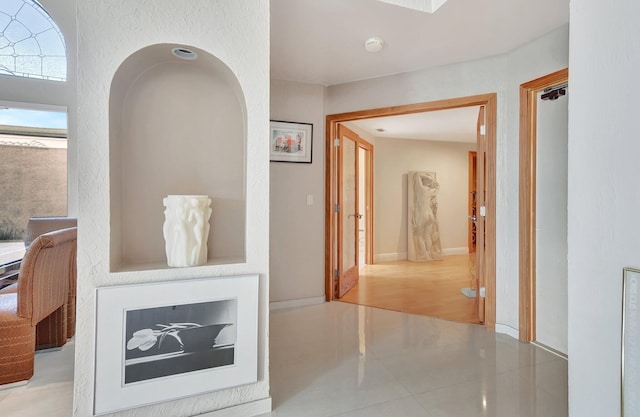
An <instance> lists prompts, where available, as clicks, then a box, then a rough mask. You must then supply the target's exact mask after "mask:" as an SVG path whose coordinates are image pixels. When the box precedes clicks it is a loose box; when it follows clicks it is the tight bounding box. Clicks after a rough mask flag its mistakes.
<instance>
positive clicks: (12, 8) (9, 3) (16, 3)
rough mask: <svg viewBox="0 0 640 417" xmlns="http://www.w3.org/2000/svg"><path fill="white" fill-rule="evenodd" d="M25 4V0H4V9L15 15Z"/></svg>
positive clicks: (7, 12) (5, 11) (10, 14)
mask: <svg viewBox="0 0 640 417" xmlns="http://www.w3.org/2000/svg"><path fill="white" fill-rule="evenodd" d="M23 5H24V0H2V11H3V12H4V13H6V14H8V15H9V16H15V14H16V13H18V12H19V11H20V8H21V7H22V6H23Z"/></svg>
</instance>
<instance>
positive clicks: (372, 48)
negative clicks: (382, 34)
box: [364, 36, 384, 52]
mask: <svg viewBox="0 0 640 417" xmlns="http://www.w3.org/2000/svg"><path fill="white" fill-rule="evenodd" d="M383 46H384V41H383V40H382V39H381V38H378V37H377V36H374V37H373V38H369V39H367V40H366V41H365V42H364V49H366V50H367V51H368V52H378V51H379V50H381V49H382V47H383Z"/></svg>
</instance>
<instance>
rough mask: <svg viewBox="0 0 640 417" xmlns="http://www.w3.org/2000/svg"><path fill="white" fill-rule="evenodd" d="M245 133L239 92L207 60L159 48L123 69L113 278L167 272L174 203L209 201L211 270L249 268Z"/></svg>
mask: <svg viewBox="0 0 640 417" xmlns="http://www.w3.org/2000/svg"><path fill="white" fill-rule="evenodd" d="M174 48H185V49H188V50H190V51H193V52H195V53H196V54H197V59H193V60H187V59H182V58H179V57H176V56H175V55H174V54H173V53H172V49H174ZM246 132H247V120H246V104H245V98H244V94H243V92H242V89H241V87H240V83H239V82H238V80H237V78H236V77H235V75H234V74H233V72H232V71H231V70H230V69H229V67H227V66H226V65H225V64H224V63H223V62H222V61H220V60H219V59H218V58H216V57H215V56H213V55H212V54H210V53H208V52H206V51H204V50H202V49H199V48H195V47H191V46H184V45H173V44H157V45H151V46H148V47H145V48H143V49H140V50H138V51H137V52H135V53H133V54H132V55H130V56H129V57H128V58H127V59H126V60H125V61H124V62H123V63H122V64H121V65H120V67H119V68H118V70H117V71H116V73H115V75H114V78H113V80H112V83H111V91H110V96H109V167H110V174H109V180H110V197H111V201H110V228H111V230H110V232H111V233H110V262H111V265H110V267H111V268H110V269H111V271H112V272H117V271H127V270H145V269H162V268H167V263H166V255H165V249H164V238H163V236H162V224H163V222H164V207H163V204H162V199H163V198H164V197H165V196H167V195H170V194H203V195H208V196H209V197H211V199H212V203H211V208H212V215H211V219H210V226H211V228H210V230H211V231H210V234H209V241H208V264H214V265H219V264H232V263H242V262H245V259H246V254H245V243H246V242H245V235H246V233H245V230H246V191H245V190H246V143H247V133H246Z"/></svg>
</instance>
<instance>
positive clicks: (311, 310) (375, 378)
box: [0, 302, 567, 417]
mask: <svg viewBox="0 0 640 417" xmlns="http://www.w3.org/2000/svg"><path fill="white" fill-rule="evenodd" d="M270 330H271V331H270V333H271V335H270V338H271V344H270V349H271V353H270V361H271V363H270V372H271V395H272V398H273V407H274V411H273V412H272V413H270V414H267V415H265V417H266V416H271V417H331V416H341V417H476V416H478V417H479V416H487V417H533V416H537V417H566V416H567V362H566V361H565V360H564V359H560V358H558V357H556V356H555V355H553V354H551V353H548V352H546V351H544V350H541V349H539V348H536V347H535V346H533V345H525V344H521V343H519V342H518V341H517V340H514V339H512V338H511V337H509V336H505V335H501V334H495V333H492V332H488V331H487V330H485V329H484V328H483V327H481V326H477V325H470V324H462V323H454V322H449V321H444V320H439V319H432V318H429V317H424V316H418V315H411V314H404V313H398V312H393V311H387V310H380V309H375V308H370V307H362V306H357V305H353V304H346V303H339V302H334V303H326V304H320V305H314V306H309V307H301V308H292V309H283V310H275V311H272V312H271V329H270ZM72 363H73V343H70V344H68V345H67V346H66V347H65V348H64V349H62V350H61V351H53V352H43V353H39V354H38V355H36V376H34V378H32V380H31V381H30V383H29V384H28V385H26V386H22V387H17V388H13V389H10V390H0V415H1V416H2V417H18V416H19V417H41V416H44V415H46V416H47V417H69V416H71V407H72V401H71V396H72V391H73V388H72V382H71V379H72V374H71V370H70V369H71V367H72Z"/></svg>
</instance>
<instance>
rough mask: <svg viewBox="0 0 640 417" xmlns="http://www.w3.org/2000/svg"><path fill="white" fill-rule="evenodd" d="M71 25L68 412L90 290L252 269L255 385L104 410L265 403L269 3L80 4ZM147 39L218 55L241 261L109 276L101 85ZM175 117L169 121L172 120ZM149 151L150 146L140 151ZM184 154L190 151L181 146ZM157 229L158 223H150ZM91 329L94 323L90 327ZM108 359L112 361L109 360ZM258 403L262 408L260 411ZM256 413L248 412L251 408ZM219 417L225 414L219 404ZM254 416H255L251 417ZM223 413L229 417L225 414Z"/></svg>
mask: <svg viewBox="0 0 640 417" xmlns="http://www.w3.org/2000/svg"><path fill="white" fill-rule="evenodd" d="M77 22H78V28H77V31H78V96H77V101H78V118H77V120H78V137H79V138H80V141H79V142H80V146H79V155H80V158H79V164H78V165H79V166H78V171H79V173H78V182H79V196H80V199H79V224H78V226H79V232H78V307H77V308H78V325H77V334H76V344H75V346H76V359H75V385H74V416H77V417H85V416H89V415H92V403H93V388H94V365H95V362H96V361H100V360H103V359H102V358H100V357H96V355H95V344H94V340H95V332H96V330H97V329H96V326H95V319H96V318H95V307H96V300H95V290H96V288H98V287H103V286H111V285H119V284H137V283H146V282H154V281H168V280H174V279H187V278H201V277H215V276H226V275H240V274H248V273H257V274H259V277H260V289H259V291H260V292H259V298H258V302H259V306H258V307H259V310H258V314H259V322H258V329H259V334H258V382H257V383H255V384H250V385H246V386H242V387H238V388H234V389H228V390H223V391H218V392H213V393H209V394H204V395H200V396H197V397H189V398H184V399H181V400H177V401H170V402H165V403H162V404H156V405H151V406H146V407H141V408H137V409H135V410H128V411H125V412H121V413H116V414H114V415H123V416H124V415H126V416H128V417H137V416H157V415H180V416H190V415H197V414H203V413H207V412H212V413H211V414H208V415H212V416H213V415H217V413H215V411H214V410H220V409H225V408H229V407H235V406H242V405H243V404H244V405H248V406H249V405H250V404H254V405H255V404H256V403H259V404H260V405H261V406H259V407H255V408H252V409H251V410H252V411H251V413H250V412H249V411H247V410H248V409H242V410H244V411H242V410H241V411H240V412H238V413H237V414H236V415H255V414H260V413H263V412H266V411H268V410H269V409H270V397H269V375H268V344H269V343H268V326H269V320H268V318H269V313H268V300H269V294H268V293H269V281H268V276H269V166H268V164H269V162H268V159H269V157H268V149H269V148H268V145H267V139H266V138H268V135H269V78H268V74H269V3H268V1H255V0H234V1H220V2H211V1H209V0H191V1H190V2H189V5H188V7H185V4H184V3H183V2H175V1H171V0H155V1H153V2H138V1H136V2H131V1H126V0H116V1H114V0H83V1H81V2H78V5H77ZM157 43H178V44H184V45H193V46H195V47H198V48H201V49H203V50H206V51H207V52H209V53H211V54H213V55H214V56H216V57H217V58H219V59H220V60H221V61H223V62H224V63H225V64H226V65H227V66H228V67H229V68H230V69H231V70H232V71H233V72H234V74H235V75H236V77H237V78H238V81H239V83H240V86H241V88H242V90H243V93H244V95H245V99H246V110H247V115H246V120H247V130H246V131H247V156H246V166H247V182H246V195H247V200H246V203H247V215H246V219H247V220H246V242H247V244H246V254H247V256H246V261H245V262H244V263H241V264H229V265H207V266H202V267H198V268H181V269H160V270H154V271H148V270H147V271H128V272H120V273H110V272H109V263H110V262H109V239H110V235H109V230H110V228H109V223H110V212H109V208H110V194H109V178H110V172H109V159H110V155H109V114H108V110H109V91H110V86H111V81H112V79H113V76H114V74H115V72H116V70H117V69H118V67H119V65H120V64H121V63H122V62H123V61H124V60H125V59H126V58H127V57H128V56H130V55H131V54H132V53H134V52H135V51H137V50H139V49H141V48H143V47H146V46H148V45H152V44H157ZM177 122H179V121H177ZM149 151H150V152H153V149H150V150H149ZM191 151H193V150H191ZM159 227H161V225H159ZM98 330H99V329H98ZM115 365H116V364H114V366H115ZM265 407H266V409H265ZM256 411H258V412H257V413H256ZM225 413H229V410H225ZM254 413H255V414H254ZM225 415H230V414H225Z"/></svg>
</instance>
